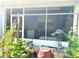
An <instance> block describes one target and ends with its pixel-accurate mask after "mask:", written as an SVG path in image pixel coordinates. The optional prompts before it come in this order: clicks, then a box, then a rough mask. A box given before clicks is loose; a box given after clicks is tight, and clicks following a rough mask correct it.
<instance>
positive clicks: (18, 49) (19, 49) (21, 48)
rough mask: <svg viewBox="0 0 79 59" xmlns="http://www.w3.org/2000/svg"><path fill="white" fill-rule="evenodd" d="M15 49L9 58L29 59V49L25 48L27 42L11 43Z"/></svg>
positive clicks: (20, 40)
mask: <svg viewBox="0 0 79 59" xmlns="http://www.w3.org/2000/svg"><path fill="white" fill-rule="evenodd" d="M13 44H14V45H15V48H13V49H12V51H11V57H13V58H19V57H20V58H27V57H29V47H28V46H27V42H26V41H23V40H22V39H19V40H17V41H16V42H14V43H13Z"/></svg>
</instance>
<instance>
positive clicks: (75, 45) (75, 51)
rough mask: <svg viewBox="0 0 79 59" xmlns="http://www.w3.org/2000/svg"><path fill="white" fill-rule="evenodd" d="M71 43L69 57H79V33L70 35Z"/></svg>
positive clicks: (68, 50)
mask: <svg viewBox="0 0 79 59" xmlns="http://www.w3.org/2000/svg"><path fill="white" fill-rule="evenodd" d="M68 43H69V45H68V48H67V49H66V50H67V54H68V57H79V35H78V34H73V35H72V36H69V41H68Z"/></svg>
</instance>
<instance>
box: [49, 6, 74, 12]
mask: <svg viewBox="0 0 79 59" xmlns="http://www.w3.org/2000/svg"><path fill="white" fill-rule="evenodd" d="M73 11H74V7H73V6H69V7H48V13H72V12H73Z"/></svg>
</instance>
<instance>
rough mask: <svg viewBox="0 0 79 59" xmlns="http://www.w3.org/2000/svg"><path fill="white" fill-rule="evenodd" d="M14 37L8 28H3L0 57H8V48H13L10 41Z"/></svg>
mask: <svg viewBox="0 0 79 59" xmlns="http://www.w3.org/2000/svg"><path fill="white" fill-rule="evenodd" d="M13 39H14V37H13V34H12V33H11V31H10V29H9V28H5V31H4V35H3V37H2V39H1V40H0V47H1V50H0V52H1V55H2V57H9V55H10V52H11V51H10V50H11V49H12V48H13V45H12V41H13Z"/></svg>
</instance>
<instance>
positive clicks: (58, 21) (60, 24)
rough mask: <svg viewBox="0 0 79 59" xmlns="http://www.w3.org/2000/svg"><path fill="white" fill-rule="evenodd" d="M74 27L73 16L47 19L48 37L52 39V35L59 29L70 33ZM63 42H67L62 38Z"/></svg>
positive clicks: (51, 16) (55, 16) (53, 16)
mask: <svg viewBox="0 0 79 59" xmlns="http://www.w3.org/2000/svg"><path fill="white" fill-rule="evenodd" d="M72 26H73V16H72V15H49V16H48V18H47V37H50V39H53V38H52V33H54V32H55V31H57V30H58V29H60V30H62V31H64V32H66V33H68V32H69V30H70V29H71V27H72ZM61 40H65V39H64V38H62V39H61Z"/></svg>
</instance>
